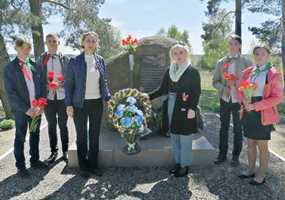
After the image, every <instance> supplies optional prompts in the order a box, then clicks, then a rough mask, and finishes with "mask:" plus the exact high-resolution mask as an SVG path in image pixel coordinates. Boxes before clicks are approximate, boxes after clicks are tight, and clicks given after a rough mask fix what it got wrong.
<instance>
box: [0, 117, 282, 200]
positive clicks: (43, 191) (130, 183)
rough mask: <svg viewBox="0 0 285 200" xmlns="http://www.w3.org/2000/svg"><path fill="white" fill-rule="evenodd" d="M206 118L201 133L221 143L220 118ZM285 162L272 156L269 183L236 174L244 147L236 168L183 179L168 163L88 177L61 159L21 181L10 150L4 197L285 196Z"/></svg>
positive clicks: (44, 146) (245, 199)
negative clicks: (257, 184)
mask: <svg viewBox="0 0 285 200" xmlns="http://www.w3.org/2000/svg"><path fill="white" fill-rule="evenodd" d="M205 121H206V123H207V127H206V130H205V131H204V133H203V134H204V135H205V136H207V138H208V139H209V141H210V142H211V143H212V144H213V145H214V146H215V147H217V144H218V127H219V120H218V118H217V117H215V116H214V115H206V118H205ZM230 139H232V138H230ZM71 140H72V141H73V140H74V136H73V135H72V137H71ZM40 149H41V157H42V158H46V157H47V156H48V154H49V149H48V139H47V132H46V129H45V130H43V132H42V137H41V147H40ZM26 150H28V148H26ZM229 158H230V156H229ZM146 162H147V161H146ZM284 166H285V162H282V161H281V160H279V159H278V158H276V157H274V156H273V155H272V156H271V161H270V170H269V173H268V178H267V183H266V184H265V185H264V186H261V187H253V186H250V185H249V184H248V182H247V181H242V180H239V179H238V178H237V175H238V174H239V173H240V172H241V171H242V170H244V169H245V168H246V159H245V151H244V152H243V154H242V164H241V166H240V167H238V168H232V167H230V165H229V163H226V164H224V165H221V166H214V165H211V166H208V167H205V168H199V167H196V168H193V169H192V170H191V172H190V173H189V175H188V177H185V178H180V179H176V178H174V177H171V176H169V175H168V169H167V168H132V169H129V168H128V169H126V168H110V169H106V170H105V174H104V176H103V177H100V178H97V177H91V178H89V179H85V178H81V177H80V176H78V175H77V171H76V170H73V169H68V168H66V166H65V163H64V162H62V161H61V160H58V162H57V164H56V165H54V166H53V167H51V169H50V170H49V171H32V173H33V174H34V176H33V178H32V180H22V179H20V178H19V177H18V176H17V175H15V172H16V170H15V167H14V157H13V155H12V154H10V155H9V156H8V157H6V158H5V159H3V160H1V161H0V199H1V200H6V199H20V200H23V199H29V200H33V199H46V200H56V199H59V200H65V199H68V200H71V199H76V200H77V199H78V200H79V199H82V200H83V199H117V200H138V199H146V200H160V199H161V200H165V199H169V200H184V199H204V200H214V199H222V200H267V199H270V200H285V168H284Z"/></svg>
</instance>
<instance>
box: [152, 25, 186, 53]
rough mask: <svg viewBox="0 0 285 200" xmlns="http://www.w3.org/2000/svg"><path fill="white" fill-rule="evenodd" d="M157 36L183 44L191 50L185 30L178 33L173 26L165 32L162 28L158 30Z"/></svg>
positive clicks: (176, 28)
mask: <svg viewBox="0 0 285 200" xmlns="http://www.w3.org/2000/svg"><path fill="white" fill-rule="evenodd" d="M157 35H161V36H166V37H170V38H173V39H176V40H177V41H180V42H183V43H185V44H186V45H187V46H188V47H189V48H190V49H191V44H190V40H189V32H188V31H187V30H183V31H180V30H179V29H178V27H177V26H176V25H174V24H173V25H171V26H170V27H169V28H168V30H167V32H166V31H165V29H164V28H160V30H159V31H158V32H157Z"/></svg>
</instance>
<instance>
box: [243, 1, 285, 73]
mask: <svg viewBox="0 0 285 200" xmlns="http://www.w3.org/2000/svg"><path fill="white" fill-rule="evenodd" d="M247 6H248V10H249V11H251V12H253V13H262V14H267V15H273V16H275V17H276V18H277V20H276V19H275V20H266V21H265V22H263V23H261V25H260V26H259V27H249V30H250V31H251V32H252V33H253V34H254V35H255V36H256V37H257V38H258V39H259V40H261V41H262V42H264V43H267V45H268V46H269V47H270V48H272V49H273V51H275V53H279V52H281V55H282V65H283V71H285V70H284V69H285V1H284V0H255V1H250V2H249V3H248V5H247Z"/></svg>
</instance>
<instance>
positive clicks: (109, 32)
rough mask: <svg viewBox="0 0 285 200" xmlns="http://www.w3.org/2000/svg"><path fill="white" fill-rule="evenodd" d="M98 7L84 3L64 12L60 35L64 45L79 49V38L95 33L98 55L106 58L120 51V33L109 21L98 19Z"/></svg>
mask: <svg viewBox="0 0 285 200" xmlns="http://www.w3.org/2000/svg"><path fill="white" fill-rule="evenodd" d="M98 12H99V7H95V6H91V5H88V4H86V3H83V2H82V4H80V5H78V4H75V5H74V6H73V7H72V9H70V10H65V13H64V21H63V23H64V30H63V31H62V32H61V35H62V36H63V37H64V38H65V40H66V44H67V45H70V46H72V47H73V48H76V49H80V45H79V38H80V35H81V34H82V33H83V32H85V31H95V32H97V33H98V34H99V39H100V47H99V53H100V54H101V55H102V56H104V57H106V58H108V57H110V56H112V55H115V54H117V53H118V52H120V51H121V46H120V32H119V30H117V29H116V28H115V27H113V26H112V25H111V19H100V18H99V17H98Z"/></svg>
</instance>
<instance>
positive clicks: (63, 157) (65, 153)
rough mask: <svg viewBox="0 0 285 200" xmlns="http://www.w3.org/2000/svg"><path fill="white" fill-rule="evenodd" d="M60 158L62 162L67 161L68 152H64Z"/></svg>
mask: <svg viewBox="0 0 285 200" xmlns="http://www.w3.org/2000/svg"><path fill="white" fill-rule="evenodd" d="M62 159H63V160H64V162H66V163H68V153H67V152H64V153H63V154H62Z"/></svg>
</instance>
